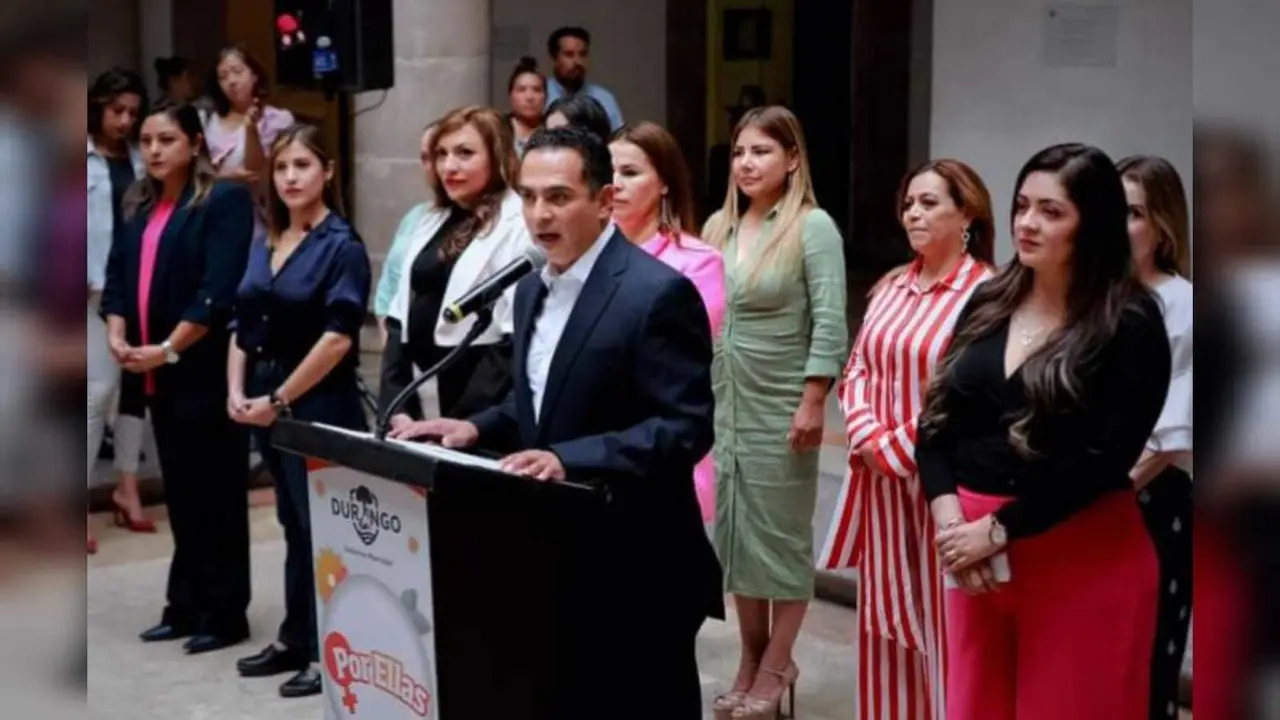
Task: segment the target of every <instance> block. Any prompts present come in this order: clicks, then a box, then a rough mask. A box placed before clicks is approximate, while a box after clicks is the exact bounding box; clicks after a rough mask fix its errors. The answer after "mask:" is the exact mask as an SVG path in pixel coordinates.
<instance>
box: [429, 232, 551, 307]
mask: <svg viewBox="0 0 1280 720" xmlns="http://www.w3.org/2000/svg"><path fill="white" fill-rule="evenodd" d="M546 264H547V256H546V255H545V254H543V252H542V251H541V250H539V249H538V248H536V247H532V246H530V247H529V248H527V249H526V250H525V251H524V255H522V256H521V257H519V258H516V259H515V260H512V261H511V262H510V263H509V264H508V265H507V266H506V267H504V268H502V269H501V270H499V271H498V272H496V273H494V274H492V275H490V276H489V277H487V278H485V279H484V280H482V281H481V282H480V284H479V285H476V286H475V287H473V288H471V289H470V290H469V291H467V293H466V294H465V295H463V296H462V297H461V298H458V300H457V302H454V303H452V304H451V305H449V306H448V307H446V308H445V309H444V320H445V322H447V323H450V324H453V325H456V324H457V323H460V322H462V321H463V320H464V319H466V318H467V317H468V316H469V315H472V314H473V313H475V312H476V311H477V310H481V309H483V308H487V307H489V306H490V305H492V304H494V303H496V302H498V298H500V297H502V293H504V292H506V290H507V288H509V287H511V286H512V285H515V284H516V283H518V282H520V279H521V278H523V277H524V276H525V275H528V274H529V273H531V272H535V271H538V270H541V269H542V268H543V266H545V265H546Z"/></svg>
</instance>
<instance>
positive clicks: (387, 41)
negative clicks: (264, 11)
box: [275, 0, 395, 94]
mask: <svg viewBox="0 0 1280 720" xmlns="http://www.w3.org/2000/svg"><path fill="white" fill-rule="evenodd" d="M391 3H392V0H275V39H276V81H277V82H278V83H279V84H281V85H287V86H291V87H299V88H307V89H311V90H320V91H323V92H325V93H326V94H332V93H335V92H365V91H367V90H386V89H388V88H390V87H392V86H393V85H395V42H394V40H393V38H392V30H391V27H392V17H391Z"/></svg>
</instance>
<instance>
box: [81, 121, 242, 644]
mask: <svg viewBox="0 0 1280 720" xmlns="http://www.w3.org/2000/svg"><path fill="white" fill-rule="evenodd" d="M141 149H142V153H143V156H144V158H145V160H146V163H147V177H145V178H143V179H141V180H139V181H138V182H137V183H136V184H134V185H133V187H131V188H130V189H129V192H128V193H127V194H126V196H125V201H124V213H123V214H124V219H125V221H124V222H123V223H120V225H119V226H118V230H117V231H116V237H115V239H114V242H113V243H112V245H111V254H110V256H109V259H108V261H107V273H106V286H105V288H104V290H103V295H102V315H103V317H104V318H106V321H107V326H108V342H109V343H110V345H111V353H112V354H113V355H114V356H115V358H116V361H117V362H119V363H120V365H121V367H123V368H124V369H125V371H126V372H125V377H124V379H123V381H122V383H121V393H122V394H123V396H124V397H125V398H126V399H128V398H133V399H134V401H136V399H138V398H141V399H142V402H145V403H146V405H147V406H148V407H149V408H150V410H151V418H152V424H153V426H154V430H155V438H156V450H157V452H158V453H159V456H160V457H159V459H160V470H161V473H162V474H163V476H164V492H165V501H166V503H167V504H168V506H169V520H170V526H171V528H172V530H173V544H174V551H173V560H172V561H171V563H170V566H169V587H168V593H167V594H168V605H167V607H166V608H165V611H164V614H163V615H162V617H161V620H160V623H159V624H158V625H156V626H155V627H153V628H150V629H149V630H146V631H144V632H143V633H142V635H141V637H142V639H143V640H144V641H148V642H151V641H157V640H172V639H176V638H180V637H190V639H189V640H188V641H187V643H186V645H185V648H186V650H187V652H189V653H192V654H194V653H201V652H208V651H211V650H217V649H220V648H223V647H226V646H228V645H231V644H234V643H237V642H240V641H242V640H244V639H245V638H247V637H248V634H249V626H248V622H247V620H246V617H245V610H246V608H247V607H248V605H249V522H248V508H247V503H246V493H247V491H248V474H249V445H248V435H247V433H246V432H245V431H244V429H243V428H241V427H239V426H238V425H236V424H235V423H234V422H232V421H231V419H230V418H228V417H227V413H226V397H227V381H226V362H227V349H228V344H229V341H230V332H229V330H228V323H229V321H230V318H231V308H232V303H233V301H234V299H235V291H236V285H237V283H239V281H240V277H241V276H242V275H243V274H244V269H245V262H246V259H247V257H248V251H249V241H250V239H251V236H252V233H253V201H252V199H251V198H250V196H249V192H248V190H247V189H245V188H244V187H243V186H240V185H236V184H233V183H227V182H219V181H216V179H215V172H214V169H213V166H212V165H211V163H210V162H209V155H208V151H207V150H206V149H205V146H204V138H203V136H202V134H201V125H200V116H199V114H198V112H197V111H196V109H195V108H194V107H192V106H189V105H180V104H175V103H172V102H169V101H165V102H162V103H160V104H158V105H157V106H156V107H155V108H154V109H153V110H151V112H150V114H148V115H147V117H146V118H145V119H144V120H143V122H142V130H141Z"/></svg>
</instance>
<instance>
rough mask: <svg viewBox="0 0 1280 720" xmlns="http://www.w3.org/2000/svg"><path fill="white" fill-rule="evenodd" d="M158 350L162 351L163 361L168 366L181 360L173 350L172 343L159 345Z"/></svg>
mask: <svg viewBox="0 0 1280 720" xmlns="http://www.w3.org/2000/svg"><path fill="white" fill-rule="evenodd" d="M160 349H161V350H163V351H164V361H165V362H166V363H169V364H170V365H172V364H174V363H176V362H178V360H180V359H181V356H179V355H178V351H177V350H174V349H173V343H172V342H170V341H168V340H165V341H164V342H162V343H160Z"/></svg>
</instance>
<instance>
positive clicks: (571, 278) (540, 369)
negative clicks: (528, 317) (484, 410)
mask: <svg viewBox="0 0 1280 720" xmlns="http://www.w3.org/2000/svg"><path fill="white" fill-rule="evenodd" d="M613 232H614V227H613V223H609V225H608V227H606V228H605V229H604V232H603V233H601V234H600V236H599V237H597V238H596V240H595V242H594V243H592V245H591V247H589V248H587V251H586V252H585V253H583V254H582V257H579V258H578V259H577V261H576V262H574V263H573V265H571V266H569V269H567V270H565V271H564V272H562V273H557V272H556V271H555V270H553V269H552V268H551V265H547V266H545V267H543V268H542V282H543V283H545V284H546V286H547V298H546V300H545V301H544V302H543V304H542V312H541V313H539V314H538V316H537V317H535V318H534V319H533V333H532V334H531V335H530V337H529V354H528V356H527V358H526V364H525V367H526V373H527V374H528V377H529V390H530V391H531V392H532V393H533V420H534V422H538V421H539V420H540V419H541V417H542V394H543V393H544V392H546V389H547V376H548V375H549V374H550V372H551V360H552V358H554V357H555V354H556V346H557V345H559V344H560V336H561V335H563V334H564V327H565V325H567V324H568V323H569V315H570V314H572V313H573V306H574V305H576V304H577V302H578V296H579V295H581V294H582V288H583V286H584V285H586V283H587V278H588V277H589V276H590V275H591V269H592V268H594V267H595V265H596V260H598V259H599V258H600V252H601V251H603V250H604V247H605V245H606V244H607V243H608V242H609V238H611V237H613Z"/></svg>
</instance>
